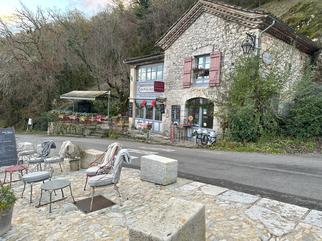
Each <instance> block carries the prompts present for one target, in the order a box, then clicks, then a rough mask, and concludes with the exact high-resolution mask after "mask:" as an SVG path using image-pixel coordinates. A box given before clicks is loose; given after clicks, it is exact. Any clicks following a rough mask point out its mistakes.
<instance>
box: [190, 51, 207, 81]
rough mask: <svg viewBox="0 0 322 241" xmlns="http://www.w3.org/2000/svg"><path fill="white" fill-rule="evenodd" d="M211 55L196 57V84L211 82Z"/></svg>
mask: <svg viewBox="0 0 322 241" xmlns="http://www.w3.org/2000/svg"><path fill="white" fill-rule="evenodd" d="M209 68H210V55H209V54H208V55H202V56H197V57H196V58H195V68H194V69H193V72H194V84H197V85H198V84H208V83H209Z"/></svg>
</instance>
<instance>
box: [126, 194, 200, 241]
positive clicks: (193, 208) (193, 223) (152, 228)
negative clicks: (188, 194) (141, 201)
mask: <svg viewBox="0 0 322 241" xmlns="http://www.w3.org/2000/svg"><path fill="white" fill-rule="evenodd" d="M129 240H130V241H205V240H206V220H205V206H204V205H203V204H200V203H196V202H191V201H186V200H181V199H175V198H171V199H170V200H169V201H168V202H167V203H165V204H164V205H162V206H159V207H155V208H154V209H153V211H152V212H150V213H149V214H148V215H147V216H145V217H144V218H142V219H140V220H138V221H137V222H135V223H133V224H132V225H130V227H129Z"/></svg>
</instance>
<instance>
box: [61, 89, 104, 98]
mask: <svg viewBox="0 0 322 241" xmlns="http://www.w3.org/2000/svg"><path fill="white" fill-rule="evenodd" d="M107 97H108V92H107V91H71V92H69V93H66V94H63V95H61V96H60V98H61V99H66V100H97V99H106V98H107Z"/></svg>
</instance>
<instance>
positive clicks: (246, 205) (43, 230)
mask: <svg viewBox="0 0 322 241" xmlns="http://www.w3.org/2000/svg"><path fill="white" fill-rule="evenodd" d="M66 169H67V167H65V170H66ZM1 178H2V176H1ZM54 178H66V179H68V180H70V181H71V182H72V188H73V192H74V196H75V199H76V200H78V199H82V198H87V197H89V196H90V190H89V189H88V190H87V191H83V189H82V187H83V184H84V180H85V175H84V171H79V172H64V173H60V171H59V170H58V169H57V168H56V169H55V173H54ZM119 186H120V191H121V193H122V195H123V205H122V206H120V205H114V206H113V207H110V208H106V209H103V210H99V211H96V212H93V213H90V214H84V213H82V212H81V211H79V210H78V209H77V208H76V207H75V206H74V205H73V204H72V199H71V197H68V198H67V199H65V200H64V201H61V202H57V203H54V204H53V213H52V214H49V213H48V206H43V207H41V208H35V205H36V204H37V203H38V200H39V194H40V184H37V185H35V186H34V195H33V198H34V203H33V204H31V205H30V204H29V199H28V198H29V190H30V189H29V188H30V187H29V186H28V187H27V189H26V192H25V197H24V198H23V199H21V198H19V199H18V201H17V202H16V205H15V208H14V214H13V227H12V229H11V230H10V231H9V232H8V233H7V234H5V235H4V236H3V237H2V238H0V240H1V241H3V240H12V241H13V240H15V241H17V240H33V241H36V240H42V241H44V240H46V241H50V240H112V241H125V240H128V225H129V224H131V223H134V222H136V220H138V219H141V218H144V216H145V215H146V214H147V213H149V211H150V210H152V209H154V208H157V207H160V206H161V205H162V204H164V203H165V202H166V201H167V200H168V199H169V198H170V197H176V198H181V199H186V200H190V201H196V202H200V203H203V204H205V205H206V228H207V232H206V239H207V240H209V241H219V240H221V241H224V240H225V241H230V240H245V241H252V240H261V241H264V240H265V241H268V240H271V241H273V240H284V241H286V240H288V241H294V240H310V241H311V240H322V212H319V211H315V210H308V209H306V208H302V207H298V206H294V205H290V204H285V203H281V202H277V201H273V200H269V199H265V198H260V197H257V196H253V195H249V194H245V193H240V192H236V191H232V190H227V189H224V188H221V187H217V186H213V185H207V184H204V183H199V182H193V181H191V180H187V179H181V178H179V179H178V182H177V183H176V184H173V185H169V186H158V185H154V184H152V183H148V182H143V181H141V180H140V178H139V171H138V170H133V169H127V168H123V171H122V176H121V182H120V185H119ZM13 188H14V190H15V192H16V194H17V196H20V194H21V190H22V184H21V182H16V183H14V184H13ZM59 194H60V193H57V198H59V197H60V195H59ZM65 194H66V195H69V192H68V190H66V191H65ZM96 194H102V195H104V196H105V197H106V198H109V199H111V200H112V201H114V202H117V203H119V201H120V200H119V198H118V197H117V195H116V194H115V192H114V190H113V188H112V187H101V188H99V189H97V192H96ZM46 198H48V197H46Z"/></svg>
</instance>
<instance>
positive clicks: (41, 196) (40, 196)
mask: <svg viewBox="0 0 322 241" xmlns="http://www.w3.org/2000/svg"><path fill="white" fill-rule="evenodd" d="M41 199H42V189H40V198H39V204H38V206H40V204H41Z"/></svg>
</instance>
